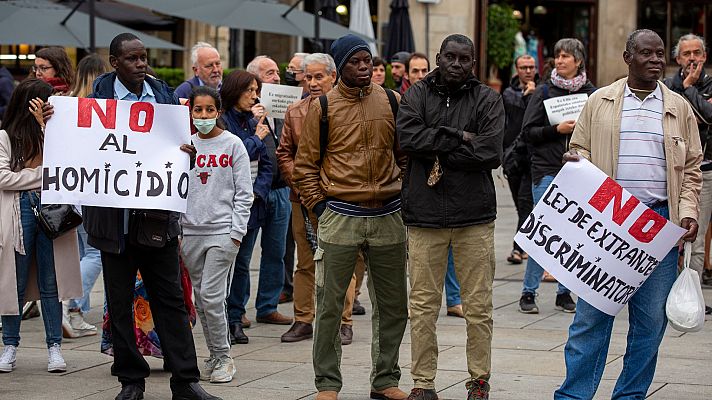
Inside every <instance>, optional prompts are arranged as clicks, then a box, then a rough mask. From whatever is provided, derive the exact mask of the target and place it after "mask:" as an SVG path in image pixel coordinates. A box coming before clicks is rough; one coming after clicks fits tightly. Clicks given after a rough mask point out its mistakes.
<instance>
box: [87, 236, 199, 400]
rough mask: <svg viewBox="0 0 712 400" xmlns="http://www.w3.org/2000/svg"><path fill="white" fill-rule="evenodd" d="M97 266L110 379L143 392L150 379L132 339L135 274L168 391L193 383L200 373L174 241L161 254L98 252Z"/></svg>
mask: <svg viewBox="0 0 712 400" xmlns="http://www.w3.org/2000/svg"><path fill="white" fill-rule="evenodd" d="M101 262H102V265H103V271H104V284H105V287H106V299H107V305H108V308H109V316H110V319H111V335H112V338H113V345H114V364H113V365H112V366H111V374H112V375H114V376H117V377H118V378H119V382H121V383H122V384H138V385H140V386H142V387H143V386H144V379H145V378H146V377H148V375H149V373H150V368H149V366H148V363H147V362H146V360H144V358H143V356H142V355H141V354H140V353H139V352H138V349H137V347H136V335H135V334H134V314H133V304H134V285H135V284H136V272H137V270H140V271H141V277H142V278H143V283H144V285H146V290H147V291H148V296H149V298H150V299H151V313H152V315H153V322H154V324H155V326H156V332H158V337H159V338H160V340H161V350H162V351H163V357H164V359H165V364H166V366H167V367H168V369H169V370H170V371H171V373H172V376H171V386H173V385H174V384H181V383H187V382H197V381H198V378H199V376H200V373H199V371H198V363H197V359H196V355H195V345H194V343H193V334H192V332H191V329H190V322H189V321H188V312H187V310H186V309H185V303H184V301H183V290H182V288H181V283H180V267H179V264H178V239H172V240H170V241H168V243H167V244H166V246H165V247H163V248H143V247H137V246H132V245H127V247H126V250H124V252H123V253H121V254H112V253H107V252H104V251H102V252H101Z"/></svg>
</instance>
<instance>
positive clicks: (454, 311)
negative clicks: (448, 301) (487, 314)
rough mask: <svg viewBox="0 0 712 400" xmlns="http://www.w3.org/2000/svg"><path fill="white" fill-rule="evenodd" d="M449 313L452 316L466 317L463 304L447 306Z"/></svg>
mask: <svg viewBox="0 0 712 400" xmlns="http://www.w3.org/2000/svg"><path fill="white" fill-rule="evenodd" d="M447 315H448V316H450V317H458V318H465V313H463V312H462V304H458V305H456V306H452V307H448V308H447Z"/></svg>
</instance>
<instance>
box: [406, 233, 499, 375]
mask: <svg viewBox="0 0 712 400" xmlns="http://www.w3.org/2000/svg"><path fill="white" fill-rule="evenodd" d="M449 246H452V253H453V257H454V260H455V275H456V276H457V280H458V281H459V282H460V295H461V297H462V310H463V312H464V314H465V322H466V324H467V346H466V356H467V369H468V371H469V373H470V376H471V377H472V379H484V380H488V379H489V377H490V369H491V351H492V281H493V279H494V267H495V257H494V222H491V223H489V224H482V225H474V226H469V227H465V228H455V229H428V228H417V227H408V249H409V256H408V257H409V268H410V336H411V355H412V365H411V369H410V374H411V375H412V377H413V380H414V382H415V385H414V386H415V387H416V388H423V389H435V373H436V371H437V366H438V340H437V335H436V333H435V329H436V322H437V320H438V315H439V313H440V307H441V305H442V297H443V293H442V292H443V284H444V281H445V273H446V272H447V257H448V247H449Z"/></svg>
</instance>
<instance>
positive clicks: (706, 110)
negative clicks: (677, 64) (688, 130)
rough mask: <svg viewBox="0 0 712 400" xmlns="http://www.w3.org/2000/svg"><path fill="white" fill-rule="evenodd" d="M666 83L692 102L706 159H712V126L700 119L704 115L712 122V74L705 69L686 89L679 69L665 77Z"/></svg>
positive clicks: (704, 117) (706, 119) (705, 118)
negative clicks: (711, 100)
mask: <svg viewBox="0 0 712 400" xmlns="http://www.w3.org/2000/svg"><path fill="white" fill-rule="evenodd" d="M665 85H666V86H667V87H669V88H670V89H672V90H673V91H674V92H676V93H678V94H680V95H681V96H682V97H684V98H685V99H686V100H687V101H689V102H690V105H691V106H692V108H693V109H694V110H695V116H696V117H697V129H698V130H699V131H700V143H702V148H703V149H704V152H705V154H704V156H705V160H712V146H711V145H710V141H712V126H710V125H708V124H707V123H705V122H704V121H701V120H700V117H702V118H703V119H704V120H705V121H707V122H712V103H710V102H709V101H708V100H709V99H710V98H712V76H709V75H707V74H706V73H705V71H704V70H703V71H702V74H700V79H698V80H697V82H696V83H695V84H694V85H692V86H689V87H688V88H687V89H685V87H684V86H682V74H681V71H677V73H676V74H675V75H673V76H671V77H669V78H665Z"/></svg>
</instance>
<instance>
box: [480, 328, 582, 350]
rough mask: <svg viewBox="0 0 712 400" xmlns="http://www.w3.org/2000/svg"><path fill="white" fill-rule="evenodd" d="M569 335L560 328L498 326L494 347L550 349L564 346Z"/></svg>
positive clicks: (495, 332)
mask: <svg viewBox="0 0 712 400" xmlns="http://www.w3.org/2000/svg"><path fill="white" fill-rule="evenodd" d="M567 337H568V334H567V332H564V331H558V330H543V329H532V328H528V329H512V328H496V329H495V330H494V334H493V337H492V347H493V348H496V349H512V350H539V351H548V350H551V349H555V348H558V347H562V346H563V345H564V344H565V343H566V339H567Z"/></svg>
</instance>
